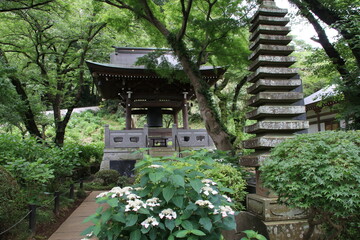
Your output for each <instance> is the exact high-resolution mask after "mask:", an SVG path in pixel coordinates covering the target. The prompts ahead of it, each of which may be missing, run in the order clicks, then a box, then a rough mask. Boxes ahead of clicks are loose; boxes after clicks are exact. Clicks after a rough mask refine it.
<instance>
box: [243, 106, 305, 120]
mask: <svg viewBox="0 0 360 240" xmlns="http://www.w3.org/2000/svg"><path fill="white" fill-rule="evenodd" d="M303 113H305V106H277V105H274V106H260V107H258V108H257V109H255V110H253V111H251V112H248V113H246V118H248V119H250V120H258V119H261V118H265V117H277V118H284V117H289V118H291V117H296V116H298V115H300V114H303ZM289 120H291V119H289Z"/></svg>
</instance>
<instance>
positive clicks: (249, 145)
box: [243, 135, 293, 149]
mask: <svg viewBox="0 0 360 240" xmlns="http://www.w3.org/2000/svg"><path fill="white" fill-rule="evenodd" d="M292 137H293V135H288V136H261V137H255V138H252V139H249V140H245V141H243V147H244V148H246V149H270V148H273V147H275V146H276V145H278V144H279V143H281V142H283V141H285V140H286V139H289V138H292Z"/></svg>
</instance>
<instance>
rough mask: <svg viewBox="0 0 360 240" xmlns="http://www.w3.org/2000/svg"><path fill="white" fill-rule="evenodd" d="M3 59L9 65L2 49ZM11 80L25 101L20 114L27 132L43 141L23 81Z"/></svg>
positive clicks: (13, 77)
mask: <svg viewBox="0 0 360 240" xmlns="http://www.w3.org/2000/svg"><path fill="white" fill-rule="evenodd" d="M1 59H3V60H4V63H5V64H8V61H7V58H6V56H5V54H4V52H3V51H2V49H0V60H1ZM9 79H10V81H11V84H12V85H13V86H14V87H15V90H16V93H17V94H18V95H19V97H20V99H21V100H22V101H23V103H24V105H25V110H24V112H20V113H19V114H20V116H21V119H22V121H23V122H24V125H25V128H26V130H27V131H28V132H29V134H30V135H31V136H34V137H36V138H38V139H42V134H41V133H40V131H39V128H38V126H37V125H36V121H35V114H34V112H33V111H32V108H31V106H30V101H29V98H28V96H27V94H26V91H25V89H24V87H23V86H22V84H21V81H20V79H19V78H17V77H16V76H15V75H12V76H9Z"/></svg>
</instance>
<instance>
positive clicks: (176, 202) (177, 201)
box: [172, 196, 184, 208]
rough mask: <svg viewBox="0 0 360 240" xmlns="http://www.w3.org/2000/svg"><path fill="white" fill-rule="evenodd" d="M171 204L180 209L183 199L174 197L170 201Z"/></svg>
mask: <svg viewBox="0 0 360 240" xmlns="http://www.w3.org/2000/svg"><path fill="white" fill-rule="evenodd" d="M172 202H173V203H174V204H175V205H176V206H177V207H178V208H182V207H183V204H184V197H183V196H178V197H174V198H173V199H172Z"/></svg>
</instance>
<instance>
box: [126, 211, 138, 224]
mask: <svg viewBox="0 0 360 240" xmlns="http://www.w3.org/2000/svg"><path fill="white" fill-rule="evenodd" d="M137 220H138V215H137V214H130V215H128V216H127V217H126V226H127V227H131V226H133V225H134V224H135V223H136V222H137Z"/></svg>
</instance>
